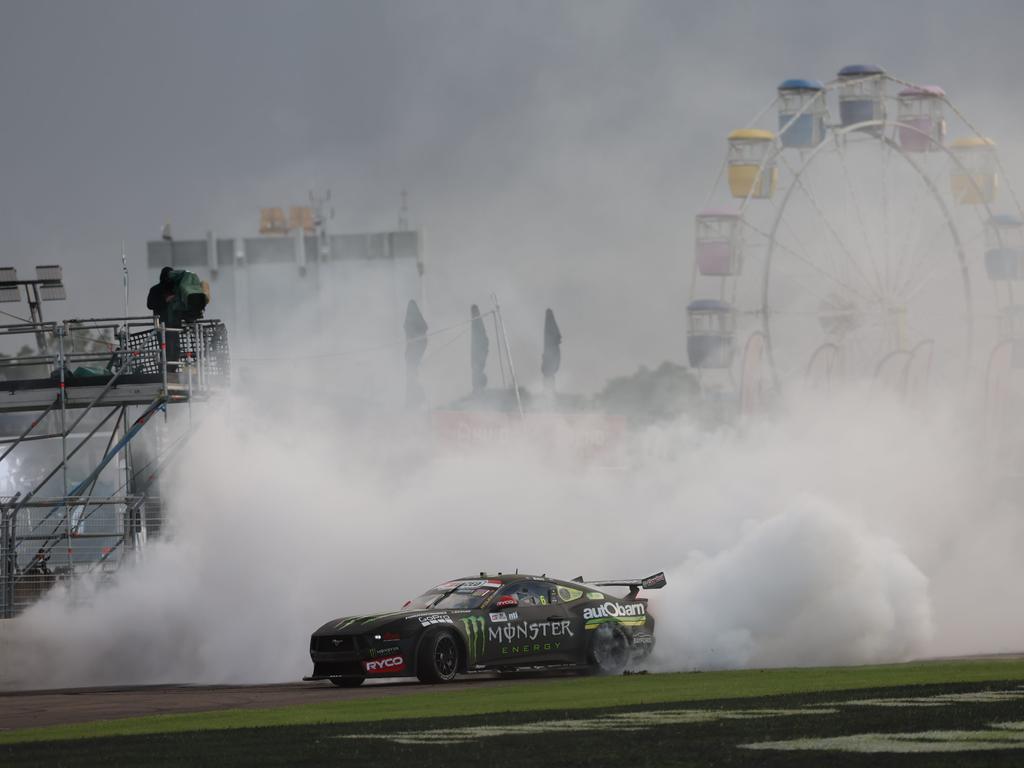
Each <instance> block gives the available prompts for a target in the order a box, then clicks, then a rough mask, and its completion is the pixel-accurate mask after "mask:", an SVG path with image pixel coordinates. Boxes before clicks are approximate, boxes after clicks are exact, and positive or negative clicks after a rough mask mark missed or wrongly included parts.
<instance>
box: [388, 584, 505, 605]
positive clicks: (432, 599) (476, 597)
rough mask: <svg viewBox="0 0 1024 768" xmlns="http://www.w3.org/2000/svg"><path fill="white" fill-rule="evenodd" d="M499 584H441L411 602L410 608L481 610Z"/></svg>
mask: <svg viewBox="0 0 1024 768" xmlns="http://www.w3.org/2000/svg"><path fill="white" fill-rule="evenodd" d="M498 586H500V584H498V583H494V584H491V583H488V582H486V581H477V580H473V581H462V582H451V581H450V582H447V583H445V584H439V585H438V586H436V587H434V588H433V589H431V590H429V591H427V592H424V593H423V594H422V595H420V596H419V597H417V598H414V599H412V600H410V601H409V604H408V606H407V607H408V608H471V609H472V608H479V607H480V606H481V605H483V604H484V602H485V601H486V600H487V598H489V597H490V596H491V595H493V594H494V590H495V589H497V588H498Z"/></svg>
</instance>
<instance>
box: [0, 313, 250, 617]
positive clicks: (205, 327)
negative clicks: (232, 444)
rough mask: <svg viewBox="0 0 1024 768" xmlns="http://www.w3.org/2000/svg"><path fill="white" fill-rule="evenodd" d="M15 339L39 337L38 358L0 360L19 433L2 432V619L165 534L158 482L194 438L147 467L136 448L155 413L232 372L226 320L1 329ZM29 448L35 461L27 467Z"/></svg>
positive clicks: (218, 385)
mask: <svg viewBox="0 0 1024 768" xmlns="http://www.w3.org/2000/svg"><path fill="white" fill-rule="evenodd" d="M17 336H27V337H32V338H33V339H34V340H35V342H36V346H37V348H38V353H37V354H33V355H19V356H17V357H5V358H0V374H2V375H3V376H4V380H2V381H0V422H3V425H4V427H5V432H9V433H10V434H5V435H4V436H0V478H3V479H4V480H5V481H6V483H5V484H6V486H7V489H6V490H8V493H7V495H3V496H0V618H9V617H11V616H14V615H15V614H17V613H18V612H20V611H21V610H23V609H24V608H26V607H27V606H28V605H30V604H32V603H33V602H35V601H36V600H37V599H38V598H39V597H40V596H42V595H43V594H44V593H45V592H46V591H48V590H49V589H50V588H51V587H52V586H53V585H54V584H56V583H58V582H61V581H67V580H69V579H72V578H73V577H75V576H76V575H81V574H84V573H95V572H97V571H99V572H101V573H102V572H108V571H111V570H113V569H115V568H116V567H117V565H118V564H119V563H120V562H122V561H123V560H124V559H125V557H126V555H127V554H128V553H130V552H133V551H136V550H138V549H139V548H140V547H142V545H143V544H144V543H145V541H146V539H147V537H148V536H150V535H153V534H154V533H156V532H158V530H159V526H160V522H161V505H160V502H159V497H158V496H157V495H156V494H155V492H154V491H155V481H156V479H157V477H158V475H159V473H160V470H161V469H162V468H164V467H165V466H166V464H167V463H168V462H169V461H170V460H171V459H172V458H173V456H174V455H175V454H176V452H177V450H178V449H179V448H180V447H181V446H182V445H183V444H184V441H185V440H186V439H187V437H188V431H187V430H186V432H185V433H184V434H183V435H181V436H179V437H178V438H177V439H176V440H175V441H173V443H170V444H164V445H158V448H157V450H156V451H155V452H154V455H153V456H152V457H147V458H149V460H148V461H146V462H145V463H141V466H136V464H139V463H140V462H139V461H138V460H137V459H135V458H133V451H132V450H131V446H132V443H133V441H134V440H136V439H137V438H138V437H139V435H140V434H141V433H142V432H143V430H144V429H145V427H146V425H147V424H149V423H151V422H152V421H154V419H153V417H154V416H156V415H157V414H159V413H161V412H162V413H163V414H164V420H166V418H167V413H168V408H169V407H171V406H175V405H181V404H184V405H186V406H187V407H188V408H189V409H190V408H191V403H193V402H196V401H202V400H206V399H208V398H209V397H210V396H211V395H212V394H213V393H215V392H216V391H217V390H219V389H223V388H225V387H226V386H227V385H228V383H229V376H230V356H229V350H228V340H227V331H226V329H225V327H224V324H223V323H222V322H220V321H219V320H200V321H198V322H195V323H186V324H183V327H182V328H170V327H166V326H164V325H162V324H161V323H160V322H159V321H158V320H156V319H154V318H152V317H131V318H116V319H115V318H99V319H90V320H67V321H64V322H60V323H55V322H46V323H44V322H31V323H20V324H16V325H0V337H17ZM189 421H190V420H189ZM165 442H166V441H165ZM37 445H38V447H37ZM58 448H59V452H58ZM97 448H101V450H97ZM19 449H20V453H21V454H25V453H27V452H32V453H34V454H35V455H34V456H31V457H28V458H30V459H31V460H29V461H25V458H26V457H25V456H19ZM72 462H74V463H72ZM72 467H74V474H73V473H72V471H71V469H72ZM55 489H56V492H55ZM12 490H13V491H14V492H13V493H11V492H10V491H12Z"/></svg>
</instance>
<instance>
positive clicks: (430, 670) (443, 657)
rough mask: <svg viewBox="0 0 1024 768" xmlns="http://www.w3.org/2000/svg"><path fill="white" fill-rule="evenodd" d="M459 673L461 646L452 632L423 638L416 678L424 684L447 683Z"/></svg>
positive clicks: (417, 661)
mask: <svg viewBox="0 0 1024 768" xmlns="http://www.w3.org/2000/svg"><path fill="white" fill-rule="evenodd" d="M458 671H459V644H458V642H456V640H455V636H454V635H453V634H452V633H451V632H435V633H433V634H430V635H427V636H426V637H425V638H423V642H422V643H420V650H419V654H418V655H417V657H416V677H418V678H419V679H420V681H421V682H424V683H447V682H448V681H450V680H454V679H455V674H456V673H457V672H458Z"/></svg>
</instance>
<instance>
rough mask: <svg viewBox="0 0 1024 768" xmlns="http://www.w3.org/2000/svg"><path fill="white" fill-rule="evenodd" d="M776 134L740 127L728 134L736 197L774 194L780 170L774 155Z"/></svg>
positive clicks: (730, 174) (731, 178)
mask: <svg viewBox="0 0 1024 768" xmlns="http://www.w3.org/2000/svg"><path fill="white" fill-rule="evenodd" d="M774 148H775V134H774V133H772V132H771V131H762V130H759V129H757V128H741V129H740V130H738V131H733V132H732V133H730V134H729V191H730V192H731V193H732V196H733V197H739V198H746V197H771V196H772V195H773V194H774V192H775V184H776V182H777V181H778V176H779V171H778V169H777V168H776V167H775V162H774V161H773V160H772V159H771V158H772V153H773V152H774Z"/></svg>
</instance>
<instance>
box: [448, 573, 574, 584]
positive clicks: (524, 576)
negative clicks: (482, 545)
mask: <svg viewBox="0 0 1024 768" xmlns="http://www.w3.org/2000/svg"><path fill="white" fill-rule="evenodd" d="M478 579H487V580H488V581H500V582H501V583H502V584H512V583H513V582H517V581H553V582H558V583H561V584H580V583H582V582H577V581H569V580H568V579H556V578H554V577H553V576H547V575H545V574H541V575H540V576H533V575H531V574H529V573H478V574H476V575H474V576H460V577H458V578H456V579H452V581H477V580H478Z"/></svg>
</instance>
